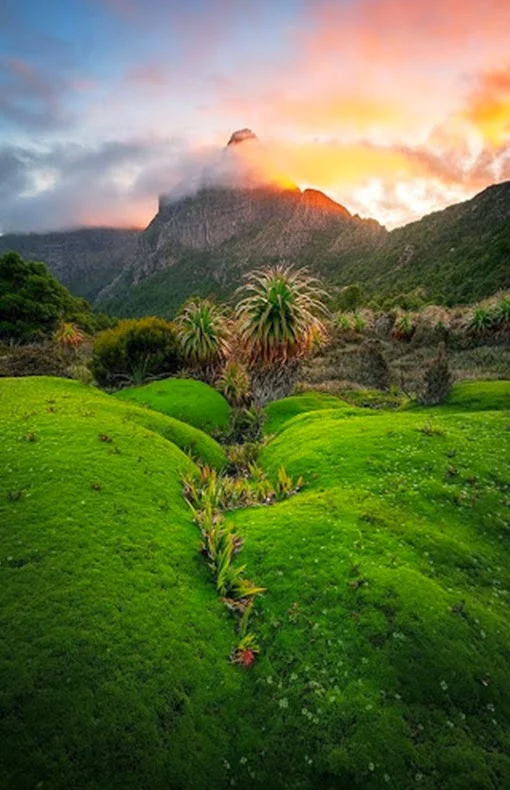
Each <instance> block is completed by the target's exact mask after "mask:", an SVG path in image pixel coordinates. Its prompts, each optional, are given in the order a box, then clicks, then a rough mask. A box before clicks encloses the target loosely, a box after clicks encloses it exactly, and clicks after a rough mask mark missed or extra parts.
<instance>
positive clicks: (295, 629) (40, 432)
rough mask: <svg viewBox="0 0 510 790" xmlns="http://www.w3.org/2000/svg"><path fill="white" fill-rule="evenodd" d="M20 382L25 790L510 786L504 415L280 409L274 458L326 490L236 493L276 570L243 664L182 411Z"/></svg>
mask: <svg viewBox="0 0 510 790" xmlns="http://www.w3.org/2000/svg"><path fill="white" fill-rule="evenodd" d="M499 385H500V382H493V383H490V384H484V385H483V387H482V388H481V389H483V392H484V395H483V398H484V399H485V403H488V402H489V400H490V399H491V398H496V393H497V389H498V387H499ZM465 386H466V385H461V386H460V387H458V388H456V389H455V390H454V393H453V396H452V398H453V400H454V402H455V398H459V397H461V395H462V393H463V392H464V393H466V389H464V388H465ZM469 386H471V385H469ZM0 395H1V396H2V403H3V404H4V403H6V404H7V407H6V408H5V407H4V409H3V410H2V413H1V415H0V426H1V431H2V450H3V452H4V455H5V459H6V462H5V470H4V475H3V478H2V481H1V490H0V505H1V509H2V513H1V514H0V523H1V524H2V529H1V531H0V585H1V586H0V590H1V593H0V601H1V604H2V628H3V630H2V636H3V639H2V642H1V647H0V673H1V677H0V689H2V691H1V692H0V709H1V710H2V717H0V722H1V723H0V728H1V731H0V737H2V744H3V747H4V748H3V750H2V755H3V757H2V758H1V760H2V764H1V765H0V771H1V772H2V773H1V775H2V777H3V780H4V784H5V786H6V787H34V786H36V785H37V783H38V782H40V781H43V782H44V783H45V784H47V785H48V786H49V787H50V786H51V787H52V788H57V790H60V788H64V787H87V788H91V790H92V789H94V790H96V789H97V790H102V788H106V787H108V788H114V789H115V790H117V788H119V790H120V788H135V787H136V788H140V787H150V788H155V789H156V790H163V788H165V790H166V789H167V788H180V787H186V788H187V787H190V788H197V790H206V788H207V790H216V788H218V789H219V788H221V789H223V788H224V787H227V786H229V784H230V782H231V780H234V782H235V784H236V785H237V786H245V787H250V788H254V790H259V789H261V788H266V789H272V788H287V789H288V790H290V788H293V789H294V788H300V789H301V788H302V789H303V790H315V788H323V789H324V790H326V788H344V787H345V788H347V787H348V788H352V789H353V790H365V789H366V790H372V789H374V788H377V789H379V788H384V787H391V788H394V789H395V790H409V788H410V787H415V786H417V787H422V788H426V790H436V788H438V787H440V788H441V790H461V788H462V790H464V789H465V788H469V790H475V788H476V790H479V789H480V788H481V789H482V790H501V789H502V788H505V787H506V786H507V785H508V778H509V776H510V761H509V758H508V754H510V679H509V676H508V654H509V650H510V618H509V615H508V591H509V590H510V563H509V561H508V537H509V531H510V523H509V518H508V490H509V489H508V486H509V485H510V480H509V477H508V457H509V452H510V447H509V445H510V432H509V431H508V424H509V412H508V411H504V410H498V409H493V410H490V409H489V408H488V407H487V406H486V410H484V411H482V410H474V411H470V407H469V401H466V400H464V406H462V408H460V407H458V406H455V407H454V406H448V405H447V406H445V407H436V408H431V409H423V408H420V409H418V408H417V409H412V410H406V411H382V410H380V411H378V410H363V409H359V408H356V407H351V406H345V405H344V406H342V407H336V404H335V405H334V406H332V405H331V404H330V403H329V402H328V401H326V400H323V399H322V396H319V397H316V396H314V395H313V394H310V395H304V396H299V397H300V398H302V399H303V400H302V401H301V405H300V408H296V407H297V405H299V401H297V399H295V398H292V399H289V400H288V401H287V402H285V401H281V402H280V403H279V404H272V408H273V412H272V413H271V411H270V420H274V421H275V423H274V424H275V425H276V430H279V433H278V434H277V436H276V437H275V438H274V439H273V440H272V441H271V442H270V443H269V444H268V445H267V446H266V447H265V448H264V449H263V451H262V453H261V456H260V464H261V465H262V466H263V467H264V469H265V470H266V471H267V473H268V474H269V475H270V476H273V475H276V474H277V472H278V469H279V467H280V466H281V465H284V466H285V467H286V469H287V471H288V472H289V473H291V474H293V475H300V474H302V475H303V476H304V478H305V482H306V485H305V488H304V490H303V491H302V492H300V493H299V494H298V495H296V496H295V497H293V498H291V499H288V500H286V501H285V502H282V503H280V504H277V505H274V506H272V507H257V508H252V509H250V510H246V511H238V512H234V513H231V514H229V518H230V519H232V520H233V522H234V523H235V525H236V530H237V531H238V532H240V533H242V534H243V536H244V537H245V545H244V549H243V554H242V562H243V563H246V565H247V572H248V573H249V575H250V576H251V577H252V578H254V579H256V580H257V583H260V584H261V585H263V586H265V587H267V590H268V591H267V593H266V594H264V595H263V596H260V598H259V599H258V601H257V614H256V616H255V617H254V619H253V629H254V631H255V632H256V634H257V639H258V641H259V642H260V644H261V647H262V654H261V656H260V658H259V659H258V660H257V662H256V663H255V665H254V667H253V668H252V669H251V670H250V671H247V672H243V671H241V670H240V669H238V668H235V667H232V666H230V665H229V664H228V663H227V661H226V656H227V655H228V652H229V650H230V649H231V647H232V644H231V642H232V622H231V621H230V620H229V619H228V617H227V615H226V614H225V612H224V611H223V610H222V608H221V604H220V603H219V602H218V601H217V599H216V595H215V591H214V587H213V585H212V584H211V582H210V579H209V577H208V575H207V569H206V568H205V563H203V561H202V560H201V558H200V557H199V556H198V552H197V547H198V543H199V540H198V535H197V533H196V528H195V527H193V525H192V523H191V518H190V514H189V512H188V509H187V507H186V506H185V503H184V500H183V499H182V497H181V493H180V483H179V471H180V470H181V469H184V468H186V467H189V466H190V464H191V461H190V460H189V459H188V458H187V457H186V456H185V455H184V454H183V453H182V452H181V451H180V450H179V449H177V448H176V447H175V446H174V445H173V444H171V443H170V442H168V441H167V440H165V439H164V438H162V436H161V435H160V434H161V433H162V432H163V431H162V430H161V429H160V426H159V425H158V424H157V421H158V420H162V421H165V418H164V417H162V416H161V415H157V414H155V413H153V412H149V411H147V412H143V411H142V410H140V409H137V408H136V407H134V406H127V405H126V404H124V403H121V402H120V400H119V399H115V398H111V397H110V396H106V395H104V394H102V393H98V392H96V391H94V390H90V389H86V388H84V387H81V386H80V385H78V384H75V383H71V382H65V381H61V380H50V379H46V380H45V379H25V380H23V379H21V380H20V379H18V380H16V381H14V380H4V381H0ZM461 400H462V397H461ZM493 402H499V400H498V398H496V401H493ZM503 403H504V402H503ZM314 406H315V407H317V408H316V409H315V410H313V407H314ZM319 406H327V408H320V407H319ZM132 411H133V413H131V412H132ZM299 412H301V413H299ZM134 413H136V419H135V417H134ZM140 413H141V414H145V415H147V417H148V418H149V417H150V419H154V420H156V422H155V423H154V425H153V429H150V428H151V425H150V424H146V426H145V427H143V426H142V425H141V424H138V423H137V419H138V418H139V414H140ZM140 419H141V418H140ZM100 435H102V436H106V437H107V439H108V438H111V440H112V441H107V440H105V441H102V440H101V439H100V438H99V436H100ZM94 483H98V484H99V488H97V487H95V488H94V487H93V485H92V484H94Z"/></svg>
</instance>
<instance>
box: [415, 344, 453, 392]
mask: <svg viewBox="0 0 510 790" xmlns="http://www.w3.org/2000/svg"><path fill="white" fill-rule="evenodd" d="M451 388H452V375H451V373H450V366H449V364H448V356H447V353H446V348H445V346H444V345H443V346H442V347H441V348H440V349H439V353H438V355H437V357H436V358H435V359H433V360H432V362H431V363H430V365H429V366H428V367H427V368H426V370H425V373H424V376H423V386H422V389H421V392H419V393H418V402H419V403H421V404H422V405H423V406H437V405H438V404H439V403H443V401H445V400H446V398H447V397H448V395H449V393H450V390H451Z"/></svg>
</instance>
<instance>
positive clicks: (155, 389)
mask: <svg viewBox="0 0 510 790" xmlns="http://www.w3.org/2000/svg"><path fill="white" fill-rule="evenodd" d="M116 397H118V398H120V399H121V400H130V401H134V402H135V403H138V404H140V405H141V406H147V407H149V408H151V409H154V410H155V411H160V412H162V413H163V414H167V415H169V416H171V417H175V418H176V419H178V420H181V421H182V422H187V423H189V424H190V425H194V426H195V427H196V428H200V429H201V430H204V431H208V432H212V431H220V430H223V429H225V428H226V427H227V425H228V421H229V417H230V406H229V405H228V403H227V401H226V400H225V398H224V397H223V396H222V395H220V394H219V392H216V390H214V389H213V388H212V387H209V386H208V385H207V384H204V383H203V382H201V381H192V380H191V379H165V380H164V381H155V382H153V383H152V384H145V385H144V386H143V387H133V388H130V389H125V390H121V391H120V392H118V393H117V394H116Z"/></svg>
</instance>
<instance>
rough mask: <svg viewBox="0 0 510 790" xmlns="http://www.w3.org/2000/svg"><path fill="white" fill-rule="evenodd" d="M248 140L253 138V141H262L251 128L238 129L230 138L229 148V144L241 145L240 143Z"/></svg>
mask: <svg viewBox="0 0 510 790" xmlns="http://www.w3.org/2000/svg"><path fill="white" fill-rule="evenodd" d="M246 140H251V141H252V142H256V143H258V142H260V140H259V138H258V137H257V135H256V134H255V133H254V132H252V130H251V129H248V128H245V129H238V130H237V132H232V134H231V135H230V140H229V141H228V143H227V148H228V147H229V145H239V144H240V143H244V142H245V141H246Z"/></svg>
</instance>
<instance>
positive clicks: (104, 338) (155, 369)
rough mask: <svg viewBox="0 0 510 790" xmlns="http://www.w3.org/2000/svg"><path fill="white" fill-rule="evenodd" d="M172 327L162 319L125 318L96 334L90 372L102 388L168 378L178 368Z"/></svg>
mask: <svg viewBox="0 0 510 790" xmlns="http://www.w3.org/2000/svg"><path fill="white" fill-rule="evenodd" d="M180 359H181V358H180V353H179V344H178V340H177V336H176V331H175V328H174V326H173V325H172V324H171V323H170V322H168V321H164V320H163V319H162V318H142V319H128V320H125V321H120V322H119V324H118V325H117V326H116V327H115V328H114V329H107V330H106V331H104V332H100V334H99V335H97V337H96V340H95V343H94V347H93V350H92V362H91V370H92V373H93V374H94V378H95V379H96V381H97V382H98V384H100V385H101V386H106V387H119V386H122V384H141V383H143V382H144V381H145V380H147V379H150V378H158V377H163V376H170V375H172V374H173V373H175V372H176V371H177V370H178V368H179V365H180Z"/></svg>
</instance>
